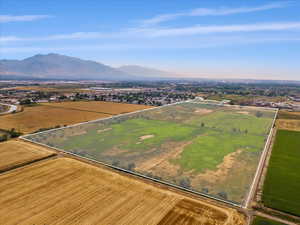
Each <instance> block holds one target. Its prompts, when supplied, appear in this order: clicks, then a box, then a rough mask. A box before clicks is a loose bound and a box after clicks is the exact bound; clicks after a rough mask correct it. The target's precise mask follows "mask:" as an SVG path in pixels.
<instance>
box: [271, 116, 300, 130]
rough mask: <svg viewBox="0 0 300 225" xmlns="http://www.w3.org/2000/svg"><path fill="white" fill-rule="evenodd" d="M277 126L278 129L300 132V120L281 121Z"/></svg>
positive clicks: (278, 121) (277, 122)
mask: <svg viewBox="0 0 300 225" xmlns="http://www.w3.org/2000/svg"><path fill="white" fill-rule="evenodd" d="M276 126H277V128H278V129H283V130H293V131H300V120H291V119H287V120H286V119H279V120H276Z"/></svg>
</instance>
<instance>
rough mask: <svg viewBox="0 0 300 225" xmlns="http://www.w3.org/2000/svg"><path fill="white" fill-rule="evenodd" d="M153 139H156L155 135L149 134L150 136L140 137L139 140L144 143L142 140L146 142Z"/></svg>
mask: <svg viewBox="0 0 300 225" xmlns="http://www.w3.org/2000/svg"><path fill="white" fill-rule="evenodd" d="M153 137H154V135H153V134H149V135H144V136H141V137H139V139H140V140H141V141H142V140H146V139H149V138H153Z"/></svg>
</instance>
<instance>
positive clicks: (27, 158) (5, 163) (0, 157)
mask: <svg viewBox="0 0 300 225" xmlns="http://www.w3.org/2000/svg"><path fill="white" fill-rule="evenodd" d="M51 155H54V153H53V152H51V151H49V150H48V149H47V148H44V147H41V146H38V145H34V144H30V143H27V142H24V141H16V140H12V141H7V142H2V143H0V171H6V170H9V169H12V168H15V167H18V166H21V165H24V164H27V163H29V162H33V161H36V160H39V159H43V158H47V157H49V156H51Z"/></svg>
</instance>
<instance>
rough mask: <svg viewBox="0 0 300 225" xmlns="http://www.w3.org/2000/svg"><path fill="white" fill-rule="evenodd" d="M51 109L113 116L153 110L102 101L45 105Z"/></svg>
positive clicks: (143, 106) (140, 106) (141, 106)
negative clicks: (59, 108) (56, 108)
mask: <svg viewBox="0 0 300 225" xmlns="http://www.w3.org/2000/svg"><path fill="white" fill-rule="evenodd" d="M42 105H47V106H51V107H61V108H65V109H74V110H84V111H89V112H99V113H107V114H112V115H117V114H122V113H128V112H132V111H138V110H141V109H146V108H152V107H151V106H146V105H134V104H124V103H114V102H101V101H81V102H57V103H43V104H42Z"/></svg>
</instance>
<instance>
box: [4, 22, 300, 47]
mask: <svg viewBox="0 0 300 225" xmlns="http://www.w3.org/2000/svg"><path fill="white" fill-rule="evenodd" d="M260 31H262V32H272V31H300V22H276V23H275V22H274V23H255V24H234V25H210V26H202V25H196V26H189V27H179V28H132V29H128V30H123V31H118V32H112V33H105V32H76V33H69V34H57V35H49V36H42V37H16V36H2V37H0V42H2V43H8V42H22V41H56V40H86V39H144V38H160V37H180V36H197V35H208V34H215V33H243V32H260Z"/></svg>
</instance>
